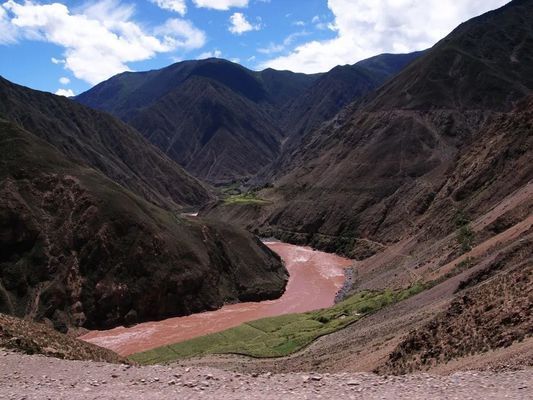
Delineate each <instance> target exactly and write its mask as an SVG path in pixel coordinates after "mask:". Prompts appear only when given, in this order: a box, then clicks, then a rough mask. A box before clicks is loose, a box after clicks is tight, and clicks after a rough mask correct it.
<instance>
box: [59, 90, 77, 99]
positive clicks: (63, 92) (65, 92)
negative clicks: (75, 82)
mask: <svg viewBox="0 0 533 400" xmlns="http://www.w3.org/2000/svg"><path fill="white" fill-rule="evenodd" d="M56 94H57V95H58V96H65V97H74V92H73V91H72V89H57V90H56Z"/></svg>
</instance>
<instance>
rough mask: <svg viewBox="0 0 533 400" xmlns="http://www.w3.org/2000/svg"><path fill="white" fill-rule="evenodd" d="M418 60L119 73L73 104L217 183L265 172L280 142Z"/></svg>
mask: <svg viewBox="0 0 533 400" xmlns="http://www.w3.org/2000/svg"><path fill="white" fill-rule="evenodd" d="M417 56H418V53H413V54H407V55H391V54H385V55H381V56H377V57H374V58H373V59H369V60H365V61H363V62H361V63H358V64H357V65H355V66H344V67H338V68H335V69H333V70H332V71H330V72H328V73H325V74H316V75H304V74H296V73H292V72H289V71H276V70H273V69H266V70H264V71H261V72H255V71H251V70H248V69H246V68H244V67H242V66H240V65H237V64H234V63H231V62H229V61H225V60H219V59H207V60H201V61H185V62H182V63H177V64H174V65H171V66H169V67H167V68H164V69H161V70H157V71H149V72H139V73H124V74H120V75H117V76H116V77H113V78H111V79H109V80H108V81H106V82H103V83H101V84H99V85H97V86H95V87H94V88H92V89H90V90H89V91H87V92H85V93H82V94H81V95H79V96H77V97H76V100H77V101H79V102H81V103H83V104H85V105H88V106H90V107H94V108H97V109H102V110H106V111H108V112H111V113H113V114H114V115H116V116H118V117H120V118H122V119H123V120H124V121H126V122H128V123H129V124H131V125H132V126H134V127H135V128H137V129H138V130H139V131H140V132H141V133H142V134H143V135H144V136H145V137H146V138H147V139H148V140H149V141H150V142H152V143H153V144H155V145H156V146H158V147H159V148H160V149H161V150H162V151H163V152H164V153H166V154H167V155H168V156H169V157H171V158H172V159H173V160H175V161H177V162H178V163H179V164H180V165H182V166H183V167H184V168H185V169H186V170H187V171H189V172H191V173H192V174H193V175H195V176H197V177H199V178H201V179H203V180H206V181H208V182H210V183H214V184H218V185H221V184H228V183H232V182H234V181H239V180H245V179H248V178H251V177H253V176H254V175H255V174H257V173H258V172H259V171H261V170H263V169H268V168H270V167H269V165H270V163H271V162H273V161H274V160H276V159H277V158H278V156H279V155H280V153H281V152H282V144H283V143H287V141H286V140H285V138H289V139H288V141H289V142H290V141H294V142H296V143H297V141H298V140H299V138H300V137H301V136H302V135H303V134H304V133H306V132H308V131H309V130H310V129H311V128H312V127H315V126H317V125H319V124H320V123H322V122H324V121H325V120H327V119H329V118H331V117H332V116H333V115H335V114H336V113H337V112H338V111H339V110H340V109H341V108H342V107H343V106H344V105H346V104H347V103H349V102H351V101H353V100H354V99H356V98H359V97H361V96H362V95H364V94H366V93H368V92H370V91H371V90H373V89H375V88H376V87H378V86H379V85H381V84H382V83H383V82H384V81H385V80H386V79H387V78H389V77H390V76H392V75H394V74H395V73H397V72H398V71H399V70H401V69H402V68H403V67H404V66H405V65H406V64H408V63H409V62H410V61H411V60H413V59H415V58H416V57H417ZM324 90H325V91H326V92H324ZM293 137H294V139H293ZM292 147H294V146H292Z"/></svg>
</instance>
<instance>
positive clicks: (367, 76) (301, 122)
mask: <svg viewBox="0 0 533 400" xmlns="http://www.w3.org/2000/svg"><path fill="white" fill-rule="evenodd" d="M422 54H423V52H414V53H409V54H381V55H378V56H375V57H372V58H369V59H366V60H363V61H360V62H358V63H356V64H354V65H343V66H338V67H335V68H333V69H332V70H331V71H329V72H327V73H325V74H323V75H321V76H320V77H318V78H317V79H316V80H315V81H314V82H313V84H312V85H311V86H310V87H309V88H308V89H307V90H305V91H304V92H303V93H302V94H301V95H299V96H298V97H296V98H295V99H294V100H293V101H291V102H290V103H289V104H288V105H287V110H286V112H285V113H284V118H283V120H282V126H283V131H284V132H285V136H286V137H287V139H286V140H285V141H284V143H283V147H282V150H281V153H280V154H279V156H278V157H277V158H276V159H275V160H274V162H273V163H272V164H271V165H268V166H267V167H265V168H264V169H263V170H262V171H261V173H260V174H259V176H257V177H255V178H254V182H255V183H256V184H261V183H264V182H268V181H272V180H273V179H274V178H275V177H279V176H282V175H283V174H284V173H286V172H287V169H288V168H290V163H291V160H292V159H293V158H294V156H295V154H298V153H299V152H300V149H301V146H302V141H303V140H304V138H305V136H306V135H307V134H309V133H310V132H312V131H313V130H316V129H318V128H319V127H320V125H321V124H322V123H324V122H325V121H328V120H330V119H331V118H333V117H334V116H335V115H336V114H337V113H338V112H339V111H340V110H342V109H343V108H344V107H345V106H347V105H348V104H350V103H352V102H353V101H355V100H357V99H360V98H362V97H364V96H365V95H368V94H369V93H371V92H372V91H374V90H375V89H376V88H378V87H380V86H381V85H382V84H383V83H385V82H386V81H387V80H388V79H390V78H391V77H393V76H395V75H396V74H397V73H398V72H399V71H401V70H403V69H404V68H405V67H406V66H407V65H409V64H410V63H411V62H413V61H414V60H416V59H417V58H419V57H420V56H421V55H422Z"/></svg>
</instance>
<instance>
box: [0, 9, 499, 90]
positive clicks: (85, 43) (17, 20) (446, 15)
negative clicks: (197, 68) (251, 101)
mask: <svg viewBox="0 0 533 400" xmlns="http://www.w3.org/2000/svg"><path fill="white" fill-rule="evenodd" d="M507 1H508V0H140V1H131V0H97V1H87V0H56V1H53V0H49V1H39V0H31V1H29V0H8V1H5V0H0V75H1V76H3V77H4V78H6V79H9V80H11V81H13V82H15V83H18V84H22V85H25V86H28V87H31V88H34V89H38V90H44V91H49V92H52V93H56V94H60V95H65V96H73V95H76V94H79V93H81V92H83V91H85V90H87V89H89V88H91V87H92V86H94V85H96V84H97V83H99V82H102V81H104V80H106V79H108V78H110V77H111V76H113V75H116V74H118V73H120V72H124V71H145V70H151V69H158V68H162V67H165V66H167V65H170V64H172V63H175V62H179V61H182V60H188V59H203V58H208V57H219V58H225V59H228V60H231V61H234V62H237V63H240V64H242V65H244V66H246V67H248V68H250V69H253V70H262V69H265V68H268V67H271V68H275V69H280V70H292V71H295V72H305V73H315V72H325V71H328V70H330V69H331V68H333V67H334V66H336V65H344V64H353V63H355V62H357V61H360V60H362V59H365V58H368V57H371V56H374V55H377V54H381V53H406V52H411V51H416V50H423V49H426V48H429V47H431V46H433V45H434V44H435V43H436V42H437V41H438V40H440V39H442V38H443V37H444V36H446V35H447V34H448V33H450V32H451V31H452V30H453V29H454V28H455V27H456V26H457V25H459V24H460V23H461V22H464V21H466V20H468V19H470V18H472V17H474V16H477V15H480V14H482V13H484V12H486V11H489V10H492V9H495V8H498V7H500V6H502V5H504V4H505V3H507Z"/></svg>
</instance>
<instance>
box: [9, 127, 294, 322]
mask: <svg viewBox="0 0 533 400" xmlns="http://www.w3.org/2000/svg"><path fill="white" fill-rule="evenodd" d="M0 153H1V154H3V156H2V159H1V161H0V312H3V313H7V314H11V315H15V316H19V317H25V318H28V319H33V320H37V321H41V320H45V321H49V322H50V323H52V324H53V325H54V326H55V327H56V329H59V330H61V331H65V330H66V329H67V328H68V327H71V326H83V327H87V328H91V329H95V328H110V327H114V326H117V325H120V324H129V323H135V322H141V321H146V320H155V319H161V318H165V317H170V316H178V315H184V314H189V313H193V312H199V311H203V310H208V309H215V308H218V307H221V306H222V305H223V304H224V303H225V302H232V301H249V300H260V299H271V298H275V297H278V296H280V295H281V293H283V291H284V287H285V283H286V279H287V276H286V270H285V268H284V267H283V265H282V263H281V261H280V260H279V257H277V256H276V255H275V254H274V253H272V252H271V251H270V250H268V248H267V247H266V246H264V245H263V244H262V243H260V242H259V241H258V240H257V239H256V238H254V237H253V236H252V235H250V234H248V233H245V232H242V231H240V230H237V229H234V228H232V227H230V226H228V225H227V224H220V223H216V222H205V221H202V220H196V219H195V220H189V219H184V218H182V217H180V216H179V214H177V213H175V212H172V211H169V210H164V209H162V208H159V207H157V206H156V205H154V204H151V203H149V202H147V201H145V200H144V199H142V198H141V197H139V196H136V195H134V194H133V193H131V192H129V191H128V190H126V189H125V188H123V187H122V186H120V185H118V184H116V183H115V182H113V181H111V180H109V179H108V178H107V177H105V176H104V175H102V174H101V173H100V172H97V171H96V170H94V169H92V168H90V167H88V166H86V165H83V164H79V163H77V162H74V161H71V160H69V159H67V158H66V157H65V156H64V154H62V153H60V152H59V151H58V150H57V149H56V148H55V147H53V146H51V145H49V144H47V143H46V142H44V141H43V140H42V139H40V138H37V137H36V136H35V135H33V134H32V133H29V132H27V131H24V130H22V129H20V128H19V127H18V126H16V125H14V124H12V123H10V122H7V121H3V120H0Z"/></svg>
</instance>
